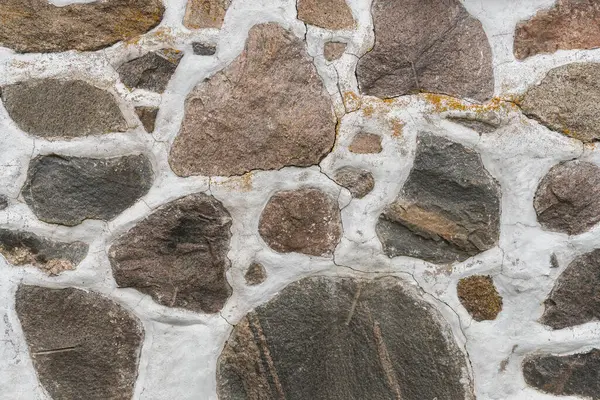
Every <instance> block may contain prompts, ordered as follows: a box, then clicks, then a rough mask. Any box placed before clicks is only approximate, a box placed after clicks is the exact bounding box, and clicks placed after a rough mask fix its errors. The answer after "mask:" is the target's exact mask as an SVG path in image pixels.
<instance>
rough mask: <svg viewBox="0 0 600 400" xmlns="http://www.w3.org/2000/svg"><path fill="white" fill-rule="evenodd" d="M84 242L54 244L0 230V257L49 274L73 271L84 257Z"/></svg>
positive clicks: (54, 242) (31, 236)
mask: <svg viewBox="0 0 600 400" xmlns="http://www.w3.org/2000/svg"><path fill="white" fill-rule="evenodd" d="M87 252H88V245H87V244H85V243H83V242H71V243H65V242H57V241H54V240H50V239H47V238H44V237H40V236H38V235H36V234H35V233H31V232H23V231H11V230H8V229H0V254H2V256H3V257H4V258H5V259H6V261H8V262H9V263H11V264H12V265H33V266H35V267H38V268H39V269H41V270H42V271H44V272H46V273H48V274H49V275H58V274H60V273H61V272H63V271H68V270H72V269H75V267H76V266H77V265H78V264H79V263H80V262H81V261H82V260H83V259H84V258H85V256H86V255H87Z"/></svg>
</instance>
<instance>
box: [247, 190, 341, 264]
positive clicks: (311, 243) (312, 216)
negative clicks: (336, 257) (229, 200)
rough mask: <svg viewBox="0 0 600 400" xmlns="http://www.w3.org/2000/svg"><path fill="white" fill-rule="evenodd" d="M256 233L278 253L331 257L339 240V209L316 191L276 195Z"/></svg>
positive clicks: (284, 192)
mask: <svg viewBox="0 0 600 400" xmlns="http://www.w3.org/2000/svg"><path fill="white" fill-rule="evenodd" d="M258 232H259V233H260V236H261V237H262V238H263V240H264V241H265V242H266V243H267V244H268V245H269V247H271V248H272V249H273V250H275V251H278V252H280V253H291V252H297V253H303V254H308V255H312V256H324V257H326V256H331V255H332V254H333V250H334V249H335V247H336V246H337V244H338V242H339V241H340V238H341V236H342V225H341V217H340V209H339V207H338V204H337V201H336V200H335V199H333V198H332V197H331V196H329V195H327V194H325V193H323V192H321V191H320V190H318V189H312V188H307V189H298V190H290V191H282V192H278V193H275V194H274V195H273V197H271V198H270V199H269V202H268V203H267V205H266V206H265V208H264V210H263V213H262V215H261V217H260V222H259V225H258Z"/></svg>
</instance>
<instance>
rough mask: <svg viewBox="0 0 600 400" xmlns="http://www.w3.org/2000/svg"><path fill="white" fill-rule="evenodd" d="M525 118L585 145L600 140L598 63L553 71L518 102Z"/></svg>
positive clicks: (565, 67) (582, 64)
mask: <svg viewBox="0 0 600 400" xmlns="http://www.w3.org/2000/svg"><path fill="white" fill-rule="evenodd" d="M520 106H521V109H522V110H523V112H524V113H525V115H527V116H528V117H530V118H534V119H536V120H537V121H539V122H540V123H541V124H543V125H545V126H547V127H548V128H550V129H552V130H555V131H557V132H561V133H563V134H565V135H567V136H571V137H573V138H575V139H579V140H582V141H584V142H591V141H593V140H598V139H600V63H573V64H567V65H563V66H561V67H557V68H554V69H552V70H550V72H548V74H547V75H546V76H545V77H544V79H543V80H542V82H541V83H540V84H539V85H537V86H533V87H531V88H530V89H529V90H528V91H527V93H525V95H524V96H523V99H522V100H521V101H520Z"/></svg>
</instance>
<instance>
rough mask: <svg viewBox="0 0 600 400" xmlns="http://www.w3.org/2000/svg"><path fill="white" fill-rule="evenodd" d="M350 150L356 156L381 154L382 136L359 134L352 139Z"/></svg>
mask: <svg viewBox="0 0 600 400" xmlns="http://www.w3.org/2000/svg"><path fill="white" fill-rule="evenodd" d="M348 150H350V151H351V152H352V153H356V154H376V153H381V151H382V150H383V148H382V147H381V136H379V135H375V134H373V133H363V132H361V133H358V134H357V135H356V136H354V139H352V143H350V146H348Z"/></svg>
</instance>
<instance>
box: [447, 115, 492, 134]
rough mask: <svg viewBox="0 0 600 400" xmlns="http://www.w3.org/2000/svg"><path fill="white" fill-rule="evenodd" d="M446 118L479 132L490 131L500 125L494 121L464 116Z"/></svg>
mask: <svg viewBox="0 0 600 400" xmlns="http://www.w3.org/2000/svg"><path fill="white" fill-rule="evenodd" d="M447 119H448V120H449V121H451V122H454V123H455V124H459V125H462V126H464V127H466V128H469V129H472V130H474V131H475V132H477V133H479V134H483V133H492V132H494V131H495V130H496V129H498V128H499V127H500V125H499V124H498V123H496V122H495V121H483V120H481V119H475V118H464V117H460V118H459V117H448V118H447Z"/></svg>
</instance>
